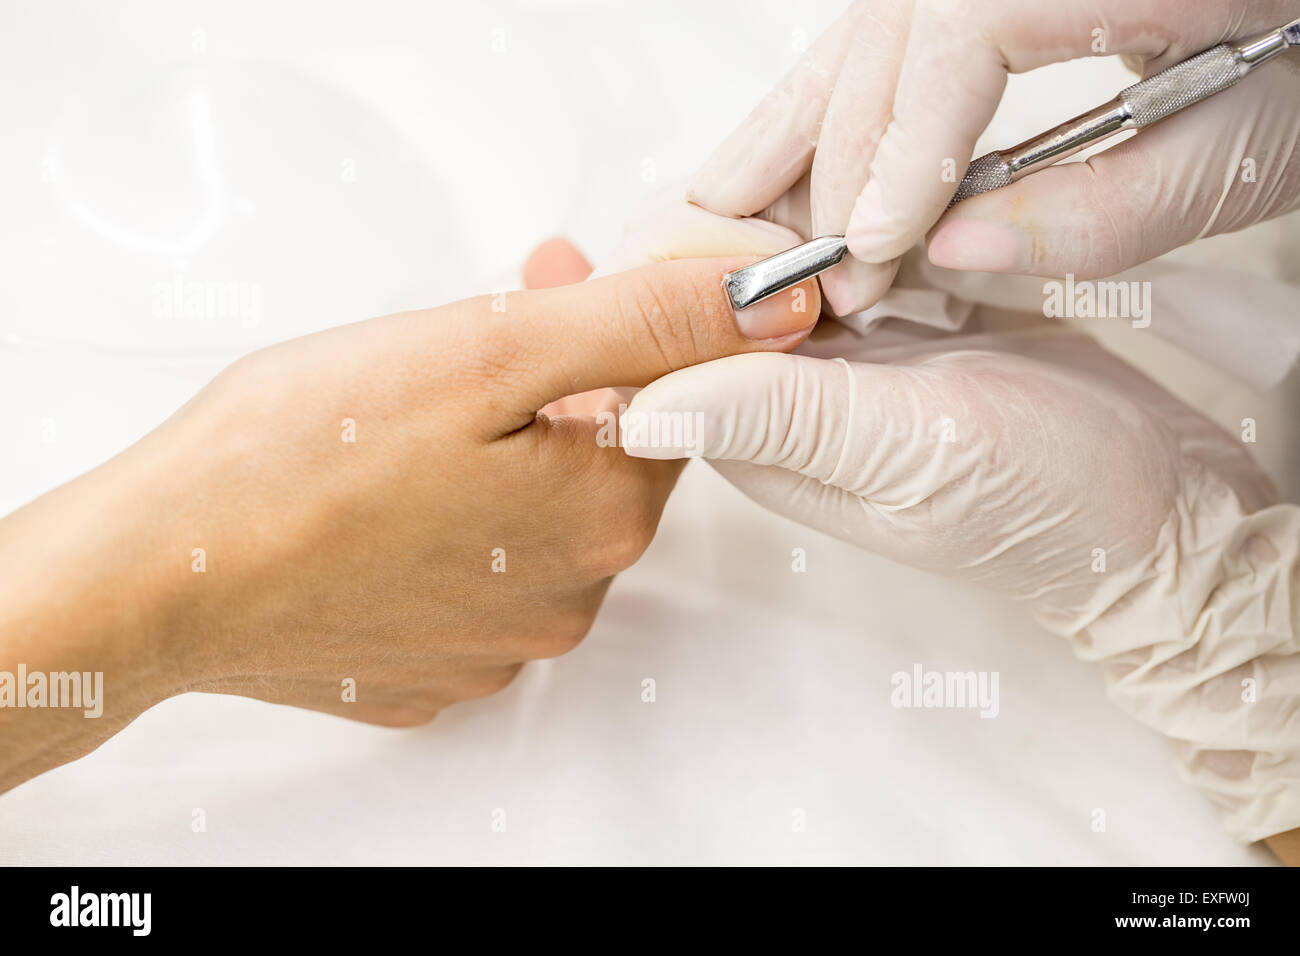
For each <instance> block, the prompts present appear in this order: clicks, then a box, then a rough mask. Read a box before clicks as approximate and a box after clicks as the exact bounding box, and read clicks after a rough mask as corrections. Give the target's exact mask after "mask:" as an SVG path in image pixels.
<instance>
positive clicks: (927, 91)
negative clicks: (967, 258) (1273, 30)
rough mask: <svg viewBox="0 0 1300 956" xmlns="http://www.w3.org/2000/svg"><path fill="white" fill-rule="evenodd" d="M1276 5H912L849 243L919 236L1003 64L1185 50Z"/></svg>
mask: <svg viewBox="0 0 1300 956" xmlns="http://www.w3.org/2000/svg"><path fill="white" fill-rule="evenodd" d="M1283 6H1285V4H1284V3H1283V2H1282V0H1267V2H1264V3H1260V4H1255V5H1251V6H1250V7H1249V8H1245V9H1238V8H1236V7H1235V5H1229V4H1204V5H1200V4H1196V5H1190V6H1189V7H1188V9H1187V11H1185V13H1186V15H1185V16H1179V17H1169V16H1167V11H1168V7H1167V5H1166V4H1164V3H1156V2H1155V0H1135V2H1131V3H1124V4H1122V5H1117V6H1116V9H1114V10H1113V11H1108V16H1107V17H1106V19H1105V20H1104V21H1101V20H1099V19H1098V17H1097V14H1096V5H1095V3H1094V2H1092V0H1062V2H1061V3H1059V4H1057V5H1055V6H1054V7H1053V9H1052V15H1051V16H1043V15H1041V11H1040V10H1039V5H1038V4H1029V3H1023V2H1021V3H997V4H994V3H979V4H976V5H974V6H973V7H972V6H971V5H970V4H967V3H962V4H957V3H953V2H949V0H932V2H928V3H923V4H919V5H918V8H917V11H916V14H915V18H914V21H913V24H912V29H911V33H910V34H909V36H908V43H907V49H906V53H905V55H904V61H903V67H902V70H901V72H900V74H899V80H898V88H897V90H896V92H895V96H894V103H893V114H894V115H893V119H892V121H891V122H890V124H889V127H888V129H887V130H886V131H885V134H884V135H883V137H882V138H881V140H880V144H879V146H878V147H877V149H876V153H875V156H874V157H873V159H872V162H871V167H870V175H869V179H868V181H867V185H866V187H865V188H864V189H863V190H862V193H861V194H860V195H859V197H858V199H857V202H856V203H855V205H854V209H853V215H852V217H851V219H850V223H849V228H848V232H847V234H846V235H847V238H848V242H849V251H850V252H851V253H852V254H853V255H854V256H855V257H857V258H860V259H862V260H863V261H866V262H885V261H887V260H889V259H891V258H894V257H896V256H899V255H901V254H902V253H903V252H905V251H906V250H907V249H908V248H909V247H911V246H912V245H913V244H914V243H915V242H917V241H918V240H919V239H920V238H921V237H922V236H923V235H924V234H925V232H926V230H927V229H928V228H929V227H930V226H931V225H932V224H933V223H934V222H935V221H936V220H937V219H938V218H939V216H940V215H941V214H942V213H943V211H944V208H945V207H946V206H947V203H948V200H949V199H950V198H951V197H952V194H953V193H954V192H955V191H956V188H957V182H958V181H960V176H961V173H962V172H964V170H965V167H966V164H967V162H968V161H969V159H970V157H971V155H972V152H973V151H974V146H975V140H976V138H977V137H978V136H979V134H980V133H981V132H982V131H983V129H984V127H985V126H987V125H988V122H989V120H990V119H991V118H992V116H993V112H994V110H995V109H996V107H997V103H998V100H999V99H1000V97H1001V95H1002V90H1003V88H1004V87H1005V83H1006V76H1007V73H1008V71H1010V72H1021V71H1024V70H1030V69H1034V68H1036V67H1038V66H1043V65H1045V64H1047V63H1052V62H1058V61H1062V60H1067V59H1071V58H1074V57H1079V56H1089V55H1095V54H1096V53H1097V52H1105V53H1107V54H1125V53H1128V54H1137V55H1139V56H1142V57H1153V56H1157V55H1160V59H1161V61H1162V63H1163V61H1164V60H1165V59H1166V58H1167V57H1168V56H1169V55H1170V54H1169V52H1168V51H1170V50H1176V51H1177V53H1178V55H1179V56H1180V57H1181V56H1186V55H1188V54H1190V53H1193V52H1196V51H1197V50H1200V49H1204V48H1206V47H1209V46H1213V45H1214V44H1215V43H1217V42H1219V41H1221V40H1223V39H1225V38H1226V37H1228V36H1229V35H1239V34H1241V33H1249V32H1253V31H1254V30H1255V29H1257V28H1258V27H1259V26H1262V25H1265V24H1268V23H1271V22H1272V18H1271V17H1270V14H1272V15H1273V16H1277V17H1282V19H1281V20H1278V22H1283V21H1284V20H1285V19H1286V18H1285V17H1284V16H1282V7H1283ZM972 17H974V18H976V19H977V20H978V22H977V23H976V24H974V26H976V27H977V28H976V29H972V23H971V22H970V21H971V19H972ZM1247 21H1249V22H1247ZM1153 24H1154V25H1155V26H1154V27H1153ZM1099 43H1100V47H1098V44H1099ZM1162 51H1166V52H1164V53H1163V54H1162ZM947 172H953V173H954V175H945V173H947Z"/></svg>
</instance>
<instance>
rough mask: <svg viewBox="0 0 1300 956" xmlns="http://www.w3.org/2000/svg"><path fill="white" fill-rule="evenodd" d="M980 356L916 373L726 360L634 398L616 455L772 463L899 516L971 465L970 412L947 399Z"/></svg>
mask: <svg viewBox="0 0 1300 956" xmlns="http://www.w3.org/2000/svg"><path fill="white" fill-rule="evenodd" d="M982 354H983V353H976V352H971V353H955V354H950V355H945V356H941V357H938V358H936V359H934V360H932V361H928V362H923V363H920V364H916V365H874V364H865V363H849V362H846V361H845V360H843V359H832V360H826V359H818V358H812V357H809V356H805V355H781V354H774V353H751V354H746V355H736V356H731V357H728V358H724V359H720V360H718V361H714V362H708V363H705V364H703V365H698V366H695V367H693V368H689V369H683V370H682V371H679V372H675V373H673V374H672V375H668V376H665V377H663V378H661V379H659V380H657V381H655V382H652V383H651V384H650V385H648V386H647V387H646V388H644V389H642V390H641V391H640V392H639V393H638V394H637V396H636V397H635V398H634V399H633V400H632V402H631V403H630V404H629V406H628V408H627V411H626V414H625V415H624V432H625V436H624V438H625V441H624V447H625V449H626V450H627V453H628V454H630V455H635V456H638V457H643V458H683V457H703V458H709V459H715V460H723V461H743V462H749V463H751V464H754V465H761V466H776V467H778V468H782V469H785V470H787V471H790V472H794V473H796V474H798V475H801V476H804V477H806V478H809V479H811V480H813V481H816V482H819V483H821V484H824V485H827V486H830V487H833V488H838V489H840V490H843V491H845V492H848V493H850V494H852V495H855V496H858V497H862V498H869V499H871V500H872V501H873V502H875V503H876V504H877V505H879V506H881V507H883V508H886V509H888V508H902V507H907V506H909V505H911V504H913V503H915V500H916V499H918V498H924V497H925V496H927V495H928V494H929V493H931V492H932V491H933V490H936V489H937V488H939V487H942V485H943V484H944V483H945V482H946V481H947V480H948V478H949V476H950V475H952V474H954V473H956V472H957V471H958V470H960V469H962V468H968V467H971V466H972V465H973V464H974V462H975V459H974V458H972V457H971V456H977V455H978V453H979V449H978V447H977V446H976V443H975V442H973V441H970V440H967V441H963V440H961V438H962V436H961V435H960V434H959V431H960V429H958V427H957V423H958V421H962V422H964V423H968V422H969V417H970V416H971V415H979V414H980V411H979V409H976V408H974V407H972V403H971V402H970V401H969V400H968V399H967V398H966V397H963V395H961V394H958V393H959V392H963V391H965V388H964V386H963V383H964V382H965V381H966V379H967V376H964V375H961V374H953V373H954V372H956V371H957V366H958V365H959V364H960V363H962V362H963V361H965V360H966V359H965V356H967V355H969V356H982ZM867 410H870V414H866V411H867ZM970 437H971V436H967V438H968V439H969V438H970ZM968 459H969V460H968Z"/></svg>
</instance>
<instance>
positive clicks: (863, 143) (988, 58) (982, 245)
mask: <svg viewBox="0 0 1300 956" xmlns="http://www.w3.org/2000/svg"><path fill="white" fill-rule="evenodd" d="M1296 17H1300V2H1297V0H1246V2H1241V0H1206V2H1199V3H1191V4H1189V3H1185V2H1182V0H1057V2H1053V3H1047V4H1044V3H1041V2H1038V0H901V2H900V0H858V2H856V3H854V4H853V5H852V6H851V7H850V8H849V9H848V10H847V11H846V12H845V13H844V14H843V16H841V18H840V19H839V20H838V21H837V22H836V23H835V24H834V26H832V27H831V28H830V29H829V30H828V31H827V32H826V33H825V34H824V35H823V36H822V37H821V38H820V39H819V40H818V41H817V42H816V44H814V46H813V47H812V48H811V49H810V50H809V51H808V53H807V55H806V56H805V57H804V59H803V60H802V62H800V63H799V64H798V65H797V66H796V67H795V68H794V70H793V71H792V72H791V73H790V74H789V75H788V76H787V77H786V78H785V79H783V80H782V81H781V83H780V84H778V86H777V87H776V88H775V89H774V90H773V91H772V92H771V93H770V94H769V95H768V96H767V98H766V99H764V100H763V101H762V102H761V103H760V104H759V106H758V107H757V108H756V109H755V110H754V112H753V113H752V114H751V115H750V116H749V117H748V119H746V120H745V121H744V122H743V123H742V124H741V125H740V127H739V128H738V129H736V130H735V131H734V132H733V133H732V134H731V135H730V136H729V137H728V138H727V139H726V140H725V141H724V142H723V143H722V145H721V146H720V147H719V148H718V149H717V151H716V152H715V153H714V154H713V156H712V157H711V158H710V159H709V160H708V162H707V163H706V164H705V166H704V168H703V169H701V170H700V171H699V173H698V174H697V176H696V177H695V180H694V181H693V183H692V185H691V189H690V193H689V196H690V198H691V199H692V200H693V201H694V202H697V203H699V204H700V205H702V206H704V207H705V208H706V209H709V210H711V211H713V212H716V213H719V214H721V215H725V216H746V215H755V214H757V213H759V212H760V211H762V210H764V209H766V208H767V207H771V206H773V205H774V204H776V205H777V206H778V207H779V206H780V205H781V204H783V202H784V199H783V197H785V196H786V194H787V192H788V191H789V190H791V188H792V187H794V186H796V184H798V185H800V186H801V187H803V186H804V185H805V184H803V183H802V182H801V178H802V177H804V176H805V174H809V173H810V177H809V181H808V183H807V184H806V188H807V191H808V194H809V196H810V204H811V210H810V211H811V227H810V230H809V233H810V234H811V235H830V234H835V235H841V234H843V235H847V237H848V242H849V252H850V253H851V255H852V257H853V258H852V259H851V260H846V261H845V262H844V263H842V264H841V265H839V266H837V267H836V268H834V269H832V270H830V271H829V272H827V273H825V274H823V275H822V277H821V281H822V287H823V292H824V294H825V296H826V301H827V303H828V305H829V306H830V307H831V308H832V309H833V310H834V311H835V313H836V314H838V315H845V314H847V313H849V312H853V311H857V310H859V309H862V308H866V307H867V306H870V305H872V304H873V303H874V302H875V301H876V299H878V298H879V297H880V296H881V294H883V292H884V290H885V289H886V288H887V287H888V286H889V282H890V279H891V278H892V275H893V271H894V269H895V268H896V267H897V259H898V257H899V256H901V255H902V254H903V253H904V252H905V251H906V250H907V249H908V248H909V247H911V246H912V245H913V244H915V243H916V242H917V241H918V240H920V239H922V238H923V237H925V236H926V234H927V232H929V239H928V244H929V255H930V259H931V261H932V262H934V264H935V265H939V266H946V267H949V268H954V269H971V270H978V271H985V272H1013V273H1028V274H1034V275H1064V274H1065V273H1073V274H1075V275H1076V276H1078V277H1080V278H1090V277H1097V276H1103V275H1110V274H1113V273H1115V272H1119V271H1121V270H1123V269H1126V268H1128V267H1130V266H1134V265H1137V264H1138V263H1141V262H1144V261H1146V260H1147V259H1150V258H1153V257H1155V256H1158V255H1160V254H1162V253H1164V252H1167V251H1169V250H1171V249H1174V248H1176V247H1178V246H1180V245H1183V244H1184V243H1187V242H1190V241H1191V240H1193V239H1196V238H1198V237H1201V236H1208V235H1215V234H1217V233H1222V232H1231V231H1233V230H1236V229H1241V228H1244V227H1245V226H1249V225H1251V224H1252V223H1255V222H1259V221H1261V220H1263V219H1268V218H1270V217H1272V216H1277V215H1279V214H1281V213H1284V212H1287V211H1289V210H1292V209H1295V208H1296V207H1297V205H1300V156H1298V150H1300V109H1297V108H1296V103H1297V102H1298V101H1300V63H1297V62H1296V58H1295V55H1294V54H1293V53H1290V54H1284V55H1283V56H1282V57H1280V58H1279V59H1278V60H1277V61H1275V62H1273V63H1270V64H1269V65H1267V66H1265V67H1264V68H1262V69H1260V70H1258V71H1257V72H1256V73H1253V74H1252V75H1250V76H1248V77H1246V78H1244V79H1243V80H1242V81H1241V82H1240V83H1239V84H1238V85H1237V86H1235V87H1233V88H1232V89H1230V90H1227V91H1225V92H1223V93H1220V94H1218V95H1216V96H1214V97H1212V98H1210V99H1208V100H1206V101H1204V102H1201V103H1199V104H1197V105H1195V106H1193V107H1192V108H1190V109H1188V110H1185V111H1183V112H1181V113H1179V114H1177V115H1175V116H1172V117H1170V118H1169V119H1167V120H1165V121H1163V122H1161V123H1159V124H1156V125H1155V126H1152V127H1150V128H1148V129H1146V130H1143V131H1142V132H1141V133H1139V134H1138V135H1137V136H1135V137H1133V138H1132V139H1130V140H1128V141H1126V142H1123V143H1120V144H1118V145H1116V146H1113V147H1112V148H1110V149H1108V150H1106V151H1105V152H1103V153H1101V154H1099V155H1097V156H1094V157H1093V158H1091V159H1090V160H1088V161H1087V162H1086V163H1067V164H1062V165H1061V166H1058V167H1054V168H1051V169H1046V170H1042V171H1040V172H1038V173H1035V174H1034V175H1032V176H1028V177H1026V178H1025V179H1023V180H1021V181H1020V182H1019V183H1016V184H1014V185H1012V186H1009V187H1007V188H1005V189H1001V190H997V191H994V192H991V193H986V194H984V195H981V196H976V197H974V198H973V199H969V200H967V201H965V202H963V203H961V204H959V205H958V206H956V207H954V208H953V209H952V211H950V212H948V213H946V214H945V213H944V209H945V207H946V206H947V204H948V201H949V199H950V198H951V197H952V194H953V193H954V191H955V190H956V188H957V181H959V180H960V179H961V176H962V173H963V172H964V171H965V168H966V164H967V162H968V161H969V160H970V158H971V155H972V152H973V150H974V148H975V141H976V138H977V137H978V136H979V135H980V133H981V132H983V130H984V128H985V126H987V125H988V122H989V120H990V119H991V118H992V116H993V113H994V111H995V109H996V107H997V105H998V101H999V99H1000V98H1001V96H1002V91H1003V88H1004V86H1005V83H1006V77H1007V74H1008V73H1011V72H1014V73H1020V72H1024V71H1027V70H1032V69H1034V68H1036V67H1039V66H1043V65H1045V64H1048V63H1054V62H1059V61H1063V60H1068V59H1073V58H1075V57H1084V56H1095V55H1098V51H1099V50H1103V51H1104V52H1105V53H1106V54H1117V55H1122V56H1123V57H1124V58H1125V60H1126V62H1128V63H1129V64H1130V65H1131V66H1133V67H1134V68H1135V69H1136V70H1137V71H1138V72H1139V73H1140V74H1142V75H1144V76H1149V75H1151V74H1153V73H1156V72H1159V71H1160V70H1162V69H1164V68H1166V67H1168V66H1171V65H1173V64H1174V63H1176V62H1178V61H1179V60H1182V59H1185V58H1186V57H1188V56H1190V55H1192V54H1194V53H1197V52H1199V51H1201V50H1203V49H1206V48H1208V47H1211V46H1215V45H1216V44H1218V43H1220V42H1222V41H1224V40H1227V39H1239V38H1246V37H1249V36H1251V35H1253V34H1257V33H1261V32H1264V31H1266V30H1270V29H1274V28H1276V27H1278V26H1281V25H1282V24H1284V23H1286V22H1288V21H1290V20H1293V19H1295V18H1296ZM1114 92H1118V91H1117V90H1114V91H1107V92H1106V93H1105V95H1102V96H1100V97H1099V98H1098V102H1099V103H1100V101H1101V100H1104V99H1105V98H1106V97H1107V96H1109V95H1111V94H1112V93H1114ZM1068 118H1069V117H1068V116H1064V115H1063V116H1061V117H1060V119H1061V120H1062V121H1064V120H1066V119H1068ZM1038 132H1040V130H1037V129H1034V130H1026V131H1025V134H1026V135H1031V134H1034V133H1038ZM998 145H999V146H1011V145H1014V144H1012V143H1001V144H998ZM945 172H947V173H950V175H947V176H945ZM785 204H786V205H788V203H785ZM787 215H788V213H787ZM936 222H937V225H936ZM932 227H933V228H932Z"/></svg>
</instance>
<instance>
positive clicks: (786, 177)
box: [687, 4, 865, 216]
mask: <svg viewBox="0 0 1300 956" xmlns="http://www.w3.org/2000/svg"><path fill="white" fill-rule="evenodd" d="M864 9H865V5H863V4H854V5H853V6H851V7H850V8H849V9H848V10H847V11H846V12H845V13H844V14H843V15H841V16H840V18H839V19H838V20H837V21H836V22H835V23H834V24H833V25H832V26H831V28H830V29H829V30H827V31H826V32H825V33H823V34H822V35H821V36H820V37H818V39H817V41H816V42H815V43H814V44H813V45H812V47H811V48H809V50H808V52H807V53H806V54H804V56H803V58H802V59H801V60H800V61H799V62H798V63H797V64H796V65H795V67H794V69H793V70H791V71H790V73H789V74H787V75H786V77H785V78H784V79H782V80H781V82H780V83H779V84H778V85H777V86H776V87H775V88H774V89H773V90H772V91H771V92H770V93H768V94H767V96H766V97H764V98H763V100H762V101H761V102H760V103H759V104H758V106H757V107H755V108H754V111H753V112H752V113H750V114H749V116H748V117H746V118H745V120H744V121H743V122H742V123H741V124H740V126H738V127H737V128H736V129H735V130H734V131H733V132H732V133H731V135H729V136H728V137H727V138H726V139H725V140H723V141H722V144H721V145H720V146H718V148H717V149H716V150H714V151H713V154H712V155H711V156H710V157H709V158H708V160H706V161H705V163H704V166H703V167H701V169H700V171H699V172H698V173H696V175H695V178H694V180H692V182H691V186H690V189H689V190H688V191H687V198H688V199H689V200H690V201H691V202H694V203H697V204H699V205H701V206H703V207H704V208H705V209H708V210H709V211H710V212H715V213H718V214H719V215H722V216H752V215H754V214H755V213H758V212H761V211H762V210H763V209H766V208H767V207H768V206H770V205H771V204H772V203H774V202H776V200H777V199H778V198H780V196H781V194H782V193H784V192H785V191H786V190H787V189H789V188H790V187H791V186H792V185H794V183H795V181H796V180H798V179H799V177H800V176H802V175H803V174H804V173H806V172H807V171H808V168H809V166H810V165H811V163H812V157H813V150H814V149H815V148H816V146H817V131H818V128H819V127H820V125H821V121H822V114H823V113H824V112H825V111H826V104H827V103H828V102H829V101H830V97H831V91H832V90H833V89H834V88H835V78H836V76H837V75H838V74H839V71H840V66H841V65H842V64H843V62H844V57H845V54H846V53H847V52H848V48H849V45H850V43H851V42H852V38H853V35H854V33H855V32H856V29H857V24H858V21H859V20H860V19H861V17H862V12H863V10H864Z"/></svg>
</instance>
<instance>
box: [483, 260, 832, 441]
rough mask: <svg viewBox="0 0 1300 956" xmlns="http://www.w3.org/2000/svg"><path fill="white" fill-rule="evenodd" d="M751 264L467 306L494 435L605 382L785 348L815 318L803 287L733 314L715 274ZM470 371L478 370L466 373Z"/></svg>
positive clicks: (670, 265) (667, 266) (640, 273)
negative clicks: (491, 392)
mask: <svg viewBox="0 0 1300 956" xmlns="http://www.w3.org/2000/svg"><path fill="white" fill-rule="evenodd" d="M752 261H754V260H753V258H750V257H745V258H732V259H683V260H678V261H675V262H661V263H655V264H652V265H649V266H644V267H642V268H640V269H633V270H631V271H628V272H620V273H616V274H614V275H611V276H606V277H604V278H601V279H593V280H590V281H587V282H584V283H582V284H580V285H575V286H565V287H563V288H559V289H546V290H539V291H533V292H519V293H512V294H510V295H508V296H505V297H504V301H503V302H501V303H500V306H499V308H498V299H499V297H493V298H491V299H486V298H485V299H478V300H471V301H469V302H467V303H463V304H462V305H461V308H462V309H464V310H468V312H469V313H470V314H468V315H466V316H465V324H466V326H468V330H467V332H466V334H467V335H470V336H472V337H471V341H472V343H473V344H472V349H473V354H472V356H470V357H469V358H468V359H467V360H466V364H467V365H468V366H470V368H471V369H474V368H480V367H481V372H482V374H484V375H486V376H489V377H491V378H492V379H493V384H494V385H495V386H497V388H498V389H499V394H500V395H501V396H502V398H501V399H500V400H499V401H498V402H496V407H495V408H494V409H493V412H494V413H495V414H494V416H493V417H494V419H495V425H494V431H495V432H496V434H497V435H503V434H507V433H509V432H511V431H515V430H517V429H519V428H522V427H524V426H525V425H527V424H528V423H529V422H530V421H532V420H533V418H534V417H535V415H536V412H537V410H538V409H539V408H541V407H542V406H544V405H546V404H547V403H548V402H551V401H554V400H555V399H558V398H563V397H564V396H566V395H576V394H578V393H580V392H585V391H589V390H591V389H593V388H599V387H605V386H634V387H639V386H642V385H645V384H646V383H647V382H650V381H652V380H653V379H655V378H658V377H659V376H661V375H666V374H667V373H668V372H671V371H674V370H676V369H679V368H684V367H686V366H688V365H693V364H696V363H698V362H707V361H710V360H711V359H715V358H720V357H722V356H724V355H733V354H737V353H741V352H751V351H762V350H785V349H791V348H794V347H795V346H796V345H797V344H798V343H799V342H801V341H802V340H803V339H804V338H805V337H806V336H807V333H808V331H809V329H810V328H811V326H812V325H813V324H814V323H815V322H816V319H817V313H818V309H819V308H820V299H819V298H818V294H817V289H816V284H815V282H807V283H804V284H802V285H800V286H797V287H795V288H794V289H792V290H788V291H786V292H783V293H780V294H778V295H775V296H773V297H772V298H770V299H767V300H765V301H763V302H760V303H758V304H757V305H754V306H751V307H749V308H747V309H744V310H742V311H740V312H733V311H732V308H731V303H730V301H729V300H728V298H727V295H726V292H725V291H724V289H723V286H722V282H723V276H724V275H725V274H726V273H727V272H730V271H732V270H734V269H738V268H740V267H741V266H744V265H748V264H749V263H750V262H752ZM474 374H479V373H474Z"/></svg>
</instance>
